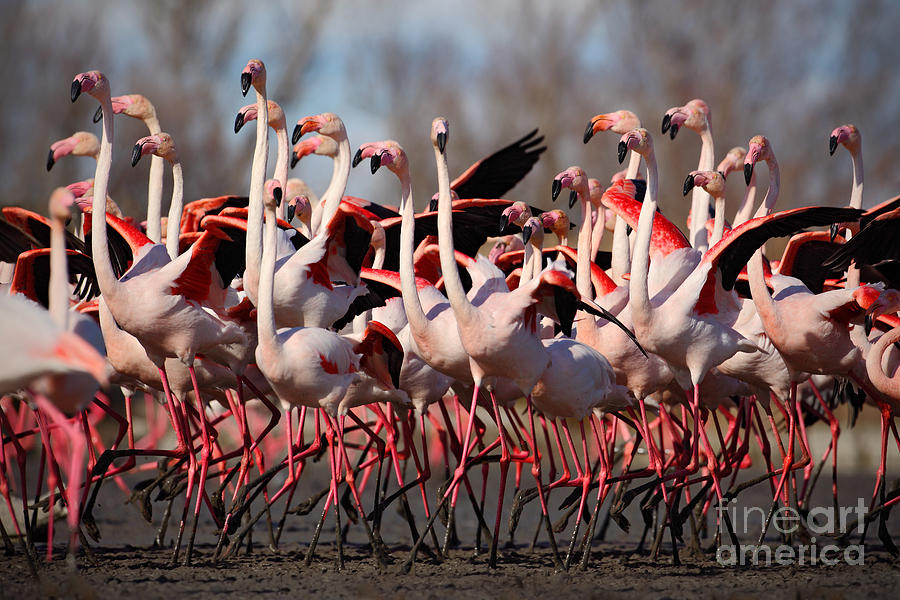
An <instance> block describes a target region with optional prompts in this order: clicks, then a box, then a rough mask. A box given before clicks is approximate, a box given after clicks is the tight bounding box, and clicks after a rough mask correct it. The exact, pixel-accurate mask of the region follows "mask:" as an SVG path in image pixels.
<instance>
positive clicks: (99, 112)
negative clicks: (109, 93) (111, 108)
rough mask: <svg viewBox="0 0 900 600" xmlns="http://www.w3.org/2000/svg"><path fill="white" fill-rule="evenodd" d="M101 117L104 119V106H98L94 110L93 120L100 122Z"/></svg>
mask: <svg viewBox="0 0 900 600" xmlns="http://www.w3.org/2000/svg"><path fill="white" fill-rule="evenodd" d="M101 119H103V107H102V106H98V107H97V110H96V111H95V112H94V116H93V117H91V121H93V122H94V123H99V122H100V120H101Z"/></svg>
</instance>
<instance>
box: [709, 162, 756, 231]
mask: <svg viewBox="0 0 900 600" xmlns="http://www.w3.org/2000/svg"><path fill="white" fill-rule="evenodd" d="M745 156H747V149H746V148H744V147H743V146H735V147H734V148H732V149H731V150H729V151H728V152H727V153H726V154H725V158H723V159H722V160H721V161H720V162H719V165H718V166H717V167H716V171H718V172H719V173H721V174H722V177H726V178H727V177H728V174H729V173H731V172H733V171H740V170H742V169H743V168H744V157H745ZM755 201H756V173H754V174H753V176H752V177H751V179H750V183H749V184H748V185H747V189H746V190H745V191H744V199H743V200H742V201H741V205H740V206H739V207H738V210H737V213H735V215H734V220H733V221H732V222H731V226H732V227H737V226H738V225H741V224H743V223H744V222H745V221H747V220H749V219H750V217H752V216H753V206H754V203H755Z"/></svg>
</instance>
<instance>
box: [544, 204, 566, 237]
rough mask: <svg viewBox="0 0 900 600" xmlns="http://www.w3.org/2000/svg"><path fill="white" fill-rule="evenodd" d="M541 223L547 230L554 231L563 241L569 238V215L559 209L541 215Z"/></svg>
mask: <svg viewBox="0 0 900 600" xmlns="http://www.w3.org/2000/svg"><path fill="white" fill-rule="evenodd" d="M541 222H542V223H543V224H544V228H545V229H549V230H550V231H552V232H553V233H554V234H556V237H558V238H559V239H560V240H561V241H562V240H565V239H566V238H568V237H569V228H570V225H571V223H570V222H569V215H567V214H566V213H565V211H562V210H560V209H558V208H557V209H555V210H548V211H547V212H544V213H541Z"/></svg>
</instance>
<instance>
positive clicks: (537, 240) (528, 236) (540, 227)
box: [522, 217, 544, 251]
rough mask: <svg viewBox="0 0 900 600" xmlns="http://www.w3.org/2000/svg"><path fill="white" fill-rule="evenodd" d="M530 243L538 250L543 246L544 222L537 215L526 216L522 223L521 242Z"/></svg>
mask: <svg viewBox="0 0 900 600" xmlns="http://www.w3.org/2000/svg"><path fill="white" fill-rule="evenodd" d="M528 240H531V245H532V246H534V247H535V248H537V249H538V251H540V249H541V248H543V246H544V223H543V222H542V221H541V220H540V219H538V218H537V217H528V219H526V221H525V223H523V224H522V243H523V244H527V243H528Z"/></svg>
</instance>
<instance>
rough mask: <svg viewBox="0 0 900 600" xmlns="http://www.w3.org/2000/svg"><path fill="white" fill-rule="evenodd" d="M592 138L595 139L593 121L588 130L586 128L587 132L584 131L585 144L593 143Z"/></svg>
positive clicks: (588, 125)
mask: <svg viewBox="0 0 900 600" xmlns="http://www.w3.org/2000/svg"><path fill="white" fill-rule="evenodd" d="M592 137H594V122H593V121H591V122H590V123H588V124H587V128H585V130H584V138H582V141H583V142H584V143H585V144H587V143H588V142H589V141H591V138H592Z"/></svg>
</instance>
